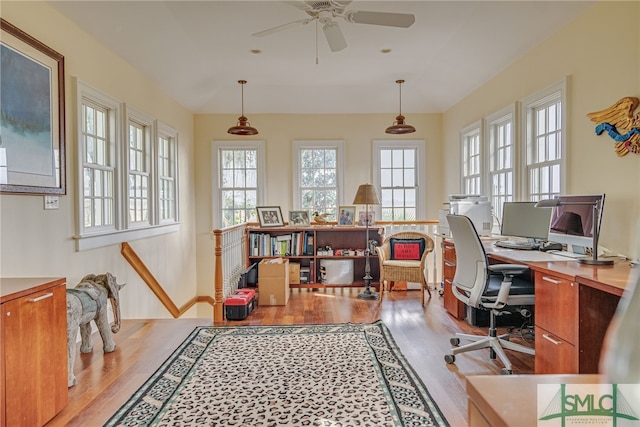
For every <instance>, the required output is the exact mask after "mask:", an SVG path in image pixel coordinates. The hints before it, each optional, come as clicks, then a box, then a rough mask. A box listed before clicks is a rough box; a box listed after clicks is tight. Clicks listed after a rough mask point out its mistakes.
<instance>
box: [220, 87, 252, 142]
mask: <svg viewBox="0 0 640 427" xmlns="http://www.w3.org/2000/svg"><path fill="white" fill-rule="evenodd" d="M238 83H240V88H241V93H242V115H241V116H240V117H238V123H236V125H235V126H232V127H230V128H229V130H227V132H228V133H230V134H231V135H257V134H258V129H256V128H254V127H251V124H250V123H249V122H248V120H249V119H247V118H246V117H245V116H244V85H245V84H247V81H246V80H238Z"/></svg>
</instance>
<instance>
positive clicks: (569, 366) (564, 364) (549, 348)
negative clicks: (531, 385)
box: [535, 326, 578, 374]
mask: <svg viewBox="0 0 640 427" xmlns="http://www.w3.org/2000/svg"><path fill="white" fill-rule="evenodd" d="M535 364H536V374H577V373H578V352H577V350H576V347H575V346H574V345H573V344H571V343H568V342H567V341H565V340H563V339H562V338H560V337H558V336H556V335H554V334H552V333H551V332H549V331H546V330H544V329H542V328H540V327H538V326H536V362H535Z"/></svg>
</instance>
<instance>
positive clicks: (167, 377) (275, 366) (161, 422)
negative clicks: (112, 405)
mask: <svg viewBox="0 0 640 427" xmlns="http://www.w3.org/2000/svg"><path fill="white" fill-rule="evenodd" d="M106 425H107V426H151V425H153V426H332V427H339V426H342V427H344V426H355V425H357V426H376V427H377V426H420V427H423V426H446V425H448V424H447V421H446V420H445V418H444V417H443V415H442V413H441V412H440V410H439V408H438V407H437V406H436V404H435V403H434V402H433V400H432V399H431V396H430V395H429V392H428V391H427V389H426V387H425V386H424V384H423V383H422V382H421V380H420V378H419V377H418V376H417V375H416V373H415V372H414V371H413V369H412V368H411V366H410V365H409V364H408V363H407V361H406V360H405V358H404V356H403V355H402V354H401V353H400V351H399V349H398V347H397V346H396V344H395V342H394V341H393V338H392V337H391V333H390V332H389V330H388V329H387V327H386V326H385V325H384V324H383V323H382V322H381V321H377V322H375V323H372V324H335V325H304V326H238V327H215V326H213V327H198V328H196V329H195V330H194V331H193V332H192V333H191V335H190V336H189V337H188V338H187V339H186V341H185V342H184V343H182V345H181V346H180V347H179V348H178V349H177V350H176V351H175V352H174V353H173V355H172V356H171V357H170V358H169V359H168V360H167V361H166V362H165V363H164V364H163V365H162V366H161V367H160V368H159V369H158V370H157V371H156V373H155V374H154V375H153V376H152V377H151V378H150V379H149V380H148V381H147V382H146V383H145V384H144V385H143V386H142V387H141V388H140V389H139V390H138V391H137V392H136V393H135V394H134V395H133V396H132V397H131V398H130V399H129V401H128V402H127V403H126V404H125V405H124V406H122V408H120V410H119V411H118V412H117V413H116V414H115V415H114V416H113V417H112V418H111V419H110V420H109V421H108V422H107V424H106Z"/></svg>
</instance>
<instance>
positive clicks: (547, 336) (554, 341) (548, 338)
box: [542, 334, 562, 345]
mask: <svg viewBox="0 0 640 427" xmlns="http://www.w3.org/2000/svg"><path fill="white" fill-rule="evenodd" d="M542 338H544V339H545V340H547V341H551V342H552V343H554V344H555V345H560V344H562V341H558V340H554V339H553V338H551V337H550V336H549V335H548V334H542Z"/></svg>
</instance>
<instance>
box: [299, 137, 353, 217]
mask: <svg viewBox="0 0 640 427" xmlns="http://www.w3.org/2000/svg"><path fill="white" fill-rule="evenodd" d="M293 151H294V155H293V158H294V166H293V170H294V174H295V177H294V180H293V182H294V195H295V200H294V208H295V209H296V210H306V211H309V212H319V213H326V214H328V215H327V219H328V220H330V221H335V220H336V212H337V210H338V205H340V204H343V203H339V202H340V200H342V199H341V197H342V187H341V184H342V174H343V172H342V163H343V161H342V159H343V152H344V141H294V142H293Z"/></svg>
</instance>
